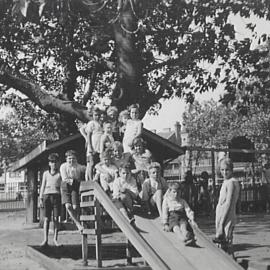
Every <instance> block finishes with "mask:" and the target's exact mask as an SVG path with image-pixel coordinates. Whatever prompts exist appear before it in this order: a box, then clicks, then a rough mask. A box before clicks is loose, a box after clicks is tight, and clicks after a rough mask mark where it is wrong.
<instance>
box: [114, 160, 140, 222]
mask: <svg viewBox="0 0 270 270" xmlns="http://www.w3.org/2000/svg"><path fill="white" fill-rule="evenodd" d="M119 175H120V176H119V177H118V178H116V179H115V181H114V183H113V201H114V203H115V205H116V207H117V208H118V209H119V210H120V211H121V212H122V214H123V215H124V216H125V217H126V218H127V219H128V220H129V221H130V223H132V224H134V221H135V220H134V215H133V212H134V211H133V203H134V200H135V199H136V198H137V196H138V193H139V192H138V189H137V184H136V179H135V178H134V177H133V176H132V175H131V171H130V165H129V164H128V163H127V164H121V166H120V168H119Z"/></svg>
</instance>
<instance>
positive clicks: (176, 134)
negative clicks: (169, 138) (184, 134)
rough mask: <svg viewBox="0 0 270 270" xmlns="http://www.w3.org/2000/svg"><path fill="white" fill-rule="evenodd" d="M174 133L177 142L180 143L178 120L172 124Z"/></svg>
mask: <svg viewBox="0 0 270 270" xmlns="http://www.w3.org/2000/svg"><path fill="white" fill-rule="evenodd" d="M174 133H175V138H176V142H177V144H181V125H180V123H179V122H178V121H177V122H175V124H174Z"/></svg>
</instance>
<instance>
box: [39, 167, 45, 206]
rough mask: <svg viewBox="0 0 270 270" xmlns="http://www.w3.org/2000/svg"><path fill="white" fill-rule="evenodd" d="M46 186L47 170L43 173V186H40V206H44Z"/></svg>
mask: <svg viewBox="0 0 270 270" xmlns="http://www.w3.org/2000/svg"><path fill="white" fill-rule="evenodd" d="M45 186H46V177H45V172H44V173H43V175H42V184H41V188H40V192H39V201H40V206H43V193H44V190H45Z"/></svg>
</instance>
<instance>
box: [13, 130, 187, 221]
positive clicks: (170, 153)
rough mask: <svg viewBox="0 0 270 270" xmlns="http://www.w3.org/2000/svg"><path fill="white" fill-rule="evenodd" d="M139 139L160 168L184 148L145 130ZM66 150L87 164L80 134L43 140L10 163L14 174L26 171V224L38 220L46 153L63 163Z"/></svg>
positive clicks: (183, 150)
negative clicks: (58, 158)
mask: <svg viewBox="0 0 270 270" xmlns="http://www.w3.org/2000/svg"><path fill="white" fill-rule="evenodd" d="M142 136H143V138H144V140H145V141H146V142H147V148H148V149H150V151H151V152H152V154H153V156H154V158H155V159H156V160H157V161H158V162H160V163H161V164H162V165H163V164H166V163H167V162H169V161H170V160H173V159H175V158H176V157H178V156H180V155H183V154H184V153H185V148H183V147H180V146H179V145H176V144H174V143H172V142H170V141H169V140H166V139H164V138H162V137H160V136H158V135H157V134H155V133H153V132H151V131H149V130H147V129H143V134H142ZM69 149H74V150H75V151H77V153H78V162H79V163H81V164H86V158H85V140H84V138H83V137H82V135H81V134H80V133H77V134H75V135H72V136H69V137H67V138H64V139H62V140H59V141H55V142H49V141H43V142H42V143H41V144H40V145H38V146H37V147H36V148H35V149H33V150H32V151H31V152H30V153H29V154H27V155H25V156H24V157H23V158H21V159H20V160H18V161H17V162H15V163H14V164H13V171H18V170H25V171H26V181H27V198H26V222H27V223H33V222H38V221H39V218H40V217H39V215H38V196H39V194H38V192H39V185H40V181H41V179H42V174H43V172H44V171H45V170H46V169H47V168H48V162H47V157H48V154H50V153H52V152H57V153H58V154H59V155H60V161H61V162H64V161H65V152H66V151H67V150H69Z"/></svg>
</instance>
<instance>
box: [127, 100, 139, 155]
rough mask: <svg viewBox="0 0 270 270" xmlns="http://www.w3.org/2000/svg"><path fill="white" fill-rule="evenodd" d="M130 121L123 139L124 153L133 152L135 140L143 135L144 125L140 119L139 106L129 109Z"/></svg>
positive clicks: (132, 106)
mask: <svg viewBox="0 0 270 270" xmlns="http://www.w3.org/2000/svg"><path fill="white" fill-rule="evenodd" d="M129 113H130V119H129V120H127V123H126V129H125V133H124V138H123V147H124V152H131V151H132V149H131V147H132V142H133V140H134V139H135V138H136V137H138V136H140V135H141V134H142V128H143V124H142V121H141V120H140V119H139V106H138V105H136V104H133V105H131V106H130V107H129Z"/></svg>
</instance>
